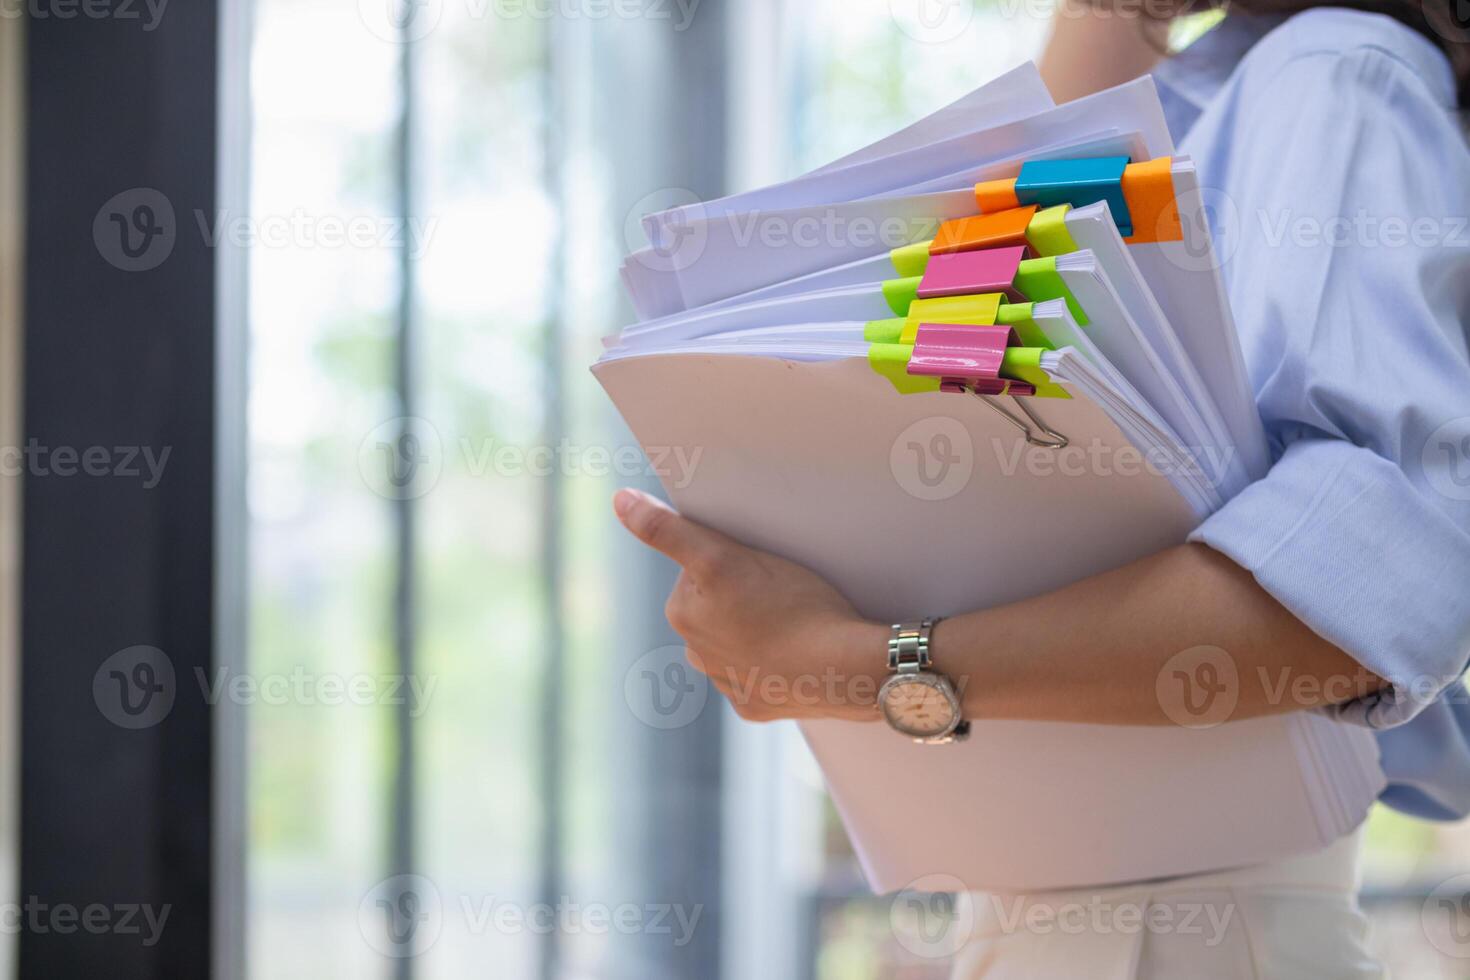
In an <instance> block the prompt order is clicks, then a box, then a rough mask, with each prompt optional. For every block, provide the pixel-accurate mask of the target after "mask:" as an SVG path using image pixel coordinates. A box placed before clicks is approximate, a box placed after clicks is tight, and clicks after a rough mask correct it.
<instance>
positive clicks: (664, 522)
mask: <svg viewBox="0 0 1470 980" xmlns="http://www.w3.org/2000/svg"><path fill="white" fill-rule="evenodd" d="M613 512H614V513H616V514H617V515H618V520H620V521H622V522H623V526H624V527H626V528H627V529H628V530H629V531H632V532H633V536H634V537H635V538H637V539H638V540H639V541H642V542H643V543H644V544H646V545H648V546H649V547H650V548H654V549H656V550H658V551H661V552H663V553H664V554H666V555H668V556H669V557H670V558H672V559H674V561H676V562H678V563H679V564H680V565H684V566H688V565H689V564H690V563H692V562H693V563H697V562H698V561H699V560H700V559H701V558H705V557H708V556H709V555H710V554H711V553H712V552H713V551H715V550H716V549H717V548H718V547H719V544H720V542H721V540H722V539H723V536H722V535H720V534H717V533H716V532H714V531H711V530H710V529H709V528H706V527H704V526H702V525H699V524H696V523H694V522H693V521H691V520H689V519H688V518H686V517H682V516H680V515H679V514H678V513H677V512H676V511H675V510H674V509H673V508H672V507H670V506H669V505H668V504H666V503H664V502H663V501H662V500H658V499H656V498H654V497H650V496H649V495H648V494H646V493H644V492H643V491H641V490H633V489H630V488H628V487H624V488H623V489H621V490H619V491H618V492H617V493H616V494H614V495H613Z"/></svg>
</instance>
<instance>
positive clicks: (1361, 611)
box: [1189, 439, 1470, 728]
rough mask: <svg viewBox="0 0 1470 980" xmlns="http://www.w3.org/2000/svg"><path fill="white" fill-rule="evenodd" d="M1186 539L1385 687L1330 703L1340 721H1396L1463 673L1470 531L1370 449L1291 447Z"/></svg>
mask: <svg viewBox="0 0 1470 980" xmlns="http://www.w3.org/2000/svg"><path fill="white" fill-rule="evenodd" d="M1189 540H1191V541H1196V542H1199V543H1201V544H1206V545H1209V546H1210V547H1211V548H1214V549H1215V550H1216V551H1219V552H1222V553H1223V554H1225V555H1226V556H1228V557H1229V558H1230V559H1231V560H1233V561H1234V562H1236V563H1237V564H1239V565H1240V566H1241V567H1243V568H1245V569H1247V570H1248V571H1250V572H1251V574H1252V575H1254V576H1255V579H1256V581H1257V582H1258V583H1260V585H1261V587H1262V588H1264V589H1265V590H1266V591H1267V592H1269V593H1271V595H1272V596H1274V597H1275V598H1276V600H1277V601H1278V602H1280V603H1281V604H1282V605H1283V606H1285V607H1286V608H1287V609H1289V610H1290V611H1291V612H1292V613H1293V614H1294V615H1295V616H1296V617H1297V618H1298V619H1300V620H1301V621H1302V622H1303V623H1305V624H1306V625H1307V626H1308V627H1309V628H1310V629H1312V630H1313V631H1314V632H1315V633H1317V634H1318V635H1319V636H1321V637H1323V638H1324V639H1326V640H1328V641H1329V642H1331V643H1332V644H1334V645H1335V646H1337V647H1339V648H1340V649H1342V650H1343V651H1345V652H1346V653H1348V654H1350V655H1351V656H1353V657H1354V658H1355V659H1357V660H1358V661H1359V662H1360V663H1361V664H1363V666H1365V667H1367V668H1368V669H1369V670H1371V671H1372V672H1373V673H1375V674H1377V675H1378V676H1379V677H1382V678H1383V679H1384V680H1386V681H1389V682H1390V684H1391V685H1392V686H1391V687H1386V688H1384V689H1383V690H1380V691H1377V692H1375V693H1373V694H1371V695H1368V696H1367V697H1363V698H1358V699H1357V700H1354V701H1349V702H1346V703H1344V704H1340V705H1335V706H1333V707H1331V708H1328V709H1326V710H1327V713H1329V714H1331V715H1332V716H1334V717H1336V718H1339V719H1340V720H1343V721H1348V722H1353V723H1355V724H1360V725H1366V726H1368V727H1370V728H1388V727H1392V726H1394V725H1401V724H1403V723H1404V722H1406V721H1408V720H1409V719H1411V718H1412V717H1414V715H1416V714H1418V713H1419V712H1420V711H1421V710H1422V709H1423V708H1424V707H1425V706H1426V705H1428V704H1430V703H1431V702H1432V701H1434V699H1435V698H1436V697H1438V696H1439V693H1440V692H1441V691H1442V690H1444V688H1445V687H1446V686H1447V685H1449V684H1450V683H1452V682H1453V681H1454V680H1455V679H1456V678H1457V677H1459V676H1460V675H1461V674H1462V673H1463V672H1464V670H1465V663H1466V659H1467V656H1470V589H1467V588H1466V583H1467V582H1470V535H1467V534H1466V532H1465V531H1464V530H1463V529H1461V528H1460V527H1458V526H1457V525H1456V524H1455V523H1454V522H1453V521H1451V519H1450V518H1449V517H1448V516H1447V515H1446V514H1445V513H1444V512H1442V511H1441V510H1439V508H1438V507H1436V506H1435V504H1434V503H1433V502H1432V501H1431V500H1430V499H1428V497H1427V496H1426V493H1423V492H1420V491H1419V490H1418V489H1416V488H1415V487H1414V485H1413V484H1412V483H1410V482H1409V478H1408V477H1407V476H1406V475H1405V474H1404V472H1403V471H1402V470H1401V469H1399V468H1398V466H1396V465H1395V464H1393V463H1391V462H1389V461H1388V460H1386V459H1384V458H1383V457H1382V456H1379V455H1377V454H1376V453H1373V452H1372V451H1370V450H1367V449H1363V448H1361V447H1359V446H1354V445H1353V444H1351V443H1348V442H1343V441H1341V440H1335V439H1307V440H1302V441H1299V442H1294V443H1292V444H1291V445H1290V446H1288V447H1287V449H1286V452H1285V454H1284V455H1283V456H1282V457H1281V459H1280V460H1278V461H1277V462H1276V465H1275V466H1273V467H1272V468H1271V471H1270V472H1269V473H1267V474H1266V476H1265V477H1264V478H1263V479H1261V480H1259V481H1257V482H1256V483H1253V484H1251V485H1250V486H1249V487H1246V489H1245V490H1243V491H1241V493H1240V494H1239V495H1237V496H1236V497H1235V498H1234V499H1232V500H1231V501H1230V502H1228V503H1227V504H1226V505H1225V506H1224V507H1223V508H1222V509H1221V510H1219V511H1217V512H1216V513H1215V514H1213V515H1212V516H1210V517H1209V518H1208V519H1207V520H1206V521H1205V522H1204V523H1203V524H1201V525H1200V526H1199V527H1198V528H1197V529H1195V531H1194V533H1193V534H1191V535H1190V537H1189ZM1284 690H1290V688H1289V687H1287V688H1284Z"/></svg>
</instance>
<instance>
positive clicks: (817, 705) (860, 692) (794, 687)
mask: <svg viewBox="0 0 1470 980" xmlns="http://www.w3.org/2000/svg"><path fill="white" fill-rule="evenodd" d="M613 510H614V511H616V513H617V515H618V519H619V520H621V521H622V522H623V525H624V526H625V527H627V529H628V530H629V531H632V532H633V534H634V536H636V537H637V538H638V540H640V541H642V542H643V543H644V544H646V545H648V546H649V547H652V548H656V549H658V550H659V551H661V552H663V553H664V554H666V555H668V556H669V557H670V558H672V559H674V561H676V562H678V563H679V564H680V565H681V566H682V567H683V571H682V573H681V574H680V575H679V581H678V582H677V583H676V584H675V585H674V591H673V594H672V595H670V596H669V601H668V604H667V605H666V606H665V610H664V611H665V613H666V614H667V615H668V617H669V625H671V626H672V627H673V628H674V629H675V630H676V631H677V632H678V633H679V635H680V636H682V637H683V638H684V641H685V643H686V644H687V646H688V650H689V660H690V662H691V663H693V664H694V666H695V667H696V668H697V669H699V670H701V671H703V672H704V673H705V674H706V675H707V676H708V677H709V679H710V681H711V683H713V684H714V686H715V687H716V688H717V689H718V690H719V691H720V693H722V694H724V695H725V696H726V697H727V698H729V699H730V702H731V704H733V705H734V706H735V711H736V712H737V713H738V714H739V715H740V716H741V717H742V718H745V719H748V720H751V721H773V720H776V719H779V718H845V719H848V720H861V721H876V720H878V718H879V715H878V710H877V707H876V701H877V695H878V686H879V685H880V684H881V683H882V675H883V673H884V660H883V658H884V650H885V648H886V644H887V641H888V627H886V626H883V625H882V624H879V623H873V622H869V621H867V620H865V619H863V618H862V617H861V616H859V615H858V614H857V611H856V610H854V609H853V608H852V605H851V603H849V602H848V601H847V600H846V599H844V598H843V597H842V596H841V595H840V594H839V593H838V592H837V590H836V589H834V588H832V586H831V585H828V584H827V582H825V581H824V580H823V579H822V578H820V577H819V576H817V575H816V574H814V573H812V572H811V571H810V570H808V569H806V568H803V567H802V566H800V565H797V564H795V563H794V562H789V561H786V560H785V559H784V558H777V557H776V556H775V555H772V554H770V553H769V552H765V551H757V550H756V549H754V548H747V547H745V546H744V545H742V544H740V543H739V542H737V541H734V540H732V539H730V538H728V537H726V536H725V535H723V534H720V533H719V532H718V531H712V530H710V529H709V528H707V527H703V526H701V525H699V524H696V523H694V522H693V521H691V520H688V519H687V518H684V517H681V516H680V515H679V514H677V513H675V512H674V511H673V510H671V509H670V508H669V507H668V506H666V505H665V504H663V503H662V502H660V501H658V500H655V499H654V498H652V497H650V496H648V495H647V494H644V493H640V492H639V491H636V490H626V489H625V490H619V491H618V493H617V495H616V496H615V497H614V498H613Z"/></svg>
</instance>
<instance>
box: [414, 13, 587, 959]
mask: <svg viewBox="0 0 1470 980" xmlns="http://www.w3.org/2000/svg"><path fill="white" fill-rule="evenodd" d="M472 8H473V5H469V4H465V5H460V4H444V5H443V10H442V15H441V17H440V19H439V22H438V24H437V26H436V27H435V28H434V30H433V32H432V33H430V34H428V35H427V36H425V37H424V38H423V40H421V41H419V42H418V43H417V44H416V45H415V50H414V57H415V59H416V61H417V64H418V73H417V76H416V79H415V82H416V85H417V88H418V92H419V95H420V101H419V104H418V106H417V111H416V117H417V123H416V129H415V137H416V140H415V142H416V150H415V185H416V186H415V197H416V199H417V205H416V206H417V208H418V210H419V211H420V213H421V215H422V216H423V218H422V220H423V221H424V222H425V223H426V224H425V227H424V234H423V236H422V237H423V241H424V247H423V248H422V251H421V254H419V255H418V257H417V263H416V265H417V270H418V276H419V280H418V305H419V339H420V342H421V343H420V350H421V352H422V365H423V370H422V371H421V372H420V380H421V392H422V397H421V404H420V407H419V410H418V414H419V415H420V416H422V417H424V418H425V419H427V420H428V422H429V423H430V424H431V425H432V426H433V428H434V430H435V432H436V434H437V438H438V439H439V440H440V443H441V445H442V454H443V460H444V466H443V472H442V474H441V475H440V477H439V479H438V482H437V483H436V484H435V486H434V487H433V489H432V491H430V492H428V493H426V494H425V495H424V496H423V497H421V498H420V499H419V501H418V503H419V511H420V514H421V515H422V530H421V541H420V547H419V556H418V557H419V601H420V607H419V621H420V624H421V628H420V655H419V670H420V672H421V673H422V674H423V676H424V678H425V682H426V683H428V684H433V685H435V687H434V693H433V697H432V698H431V699H430V701H429V703H428V708H427V710H426V711H425V712H424V713H423V715H422V717H421V718H420V719H419V722H418V726H419V737H420V739H421V741H420V745H419V763H420V773H419V794H418V802H417V812H418V824H419V826H418V851H419V862H418V863H419V867H420V869H421V873H422V874H424V875H425V876H427V877H428V878H429V879H430V880H432V881H433V882H434V884H435V886H436V887H437V888H438V890H439V892H440V898H441V900H442V901H443V902H444V907H445V915H444V931H443V935H442V937H441V938H440V939H439V940H438V942H437V943H435V944H434V946H433V947H432V948H431V949H429V950H428V951H427V952H425V953H424V954H423V955H422V956H420V957H418V958H417V960H416V963H415V967H416V972H417V975H418V976H421V977H444V978H452V977H455V978H457V977H464V976H481V975H487V974H490V973H493V974H494V975H497V976H507V977H531V976H534V975H535V969H536V965H537V950H538V943H539V941H540V936H539V935H538V933H537V932H536V931H534V930H535V929H536V928H538V926H536V925H535V924H533V923H531V922H529V921H527V919H526V915H527V909H528V907H529V906H530V905H532V904H533V903H534V902H535V900H536V897H537V886H538V878H537V875H538V871H539V864H538V861H539V854H538V844H539V832H540V827H541V815H540V809H539V791H538V784H537V781H536V780H537V773H538V770H539V766H540V764H541V752H542V749H543V746H542V743H541V740H540V738H539V737H538V736H539V733H540V730H541V729H540V725H541V717H542V716H541V711H540V704H539V698H540V691H541V686H542V684H544V683H546V682H547V681H548V680H549V679H550V678H548V677H547V664H546V660H545V626H544V619H545V605H544V586H543V582H542V569H543V566H542V562H541V538H542V514H541V507H542V501H543V499H544V496H545V494H546V493H547V492H548V483H549V481H553V480H556V479H559V468H558V465H557V462H558V461H557V459H556V458H555V456H554V455H553V454H551V453H550V452H549V451H548V447H546V446H545V445H544V438H543V436H542V427H543V420H544V417H545V413H546V409H547V405H546V392H547V386H546V382H545V371H544V368H543V357H544V348H543V343H544V337H545V332H546V323H545V319H544V316H543V304H544V297H545V295H546V290H547V289H548V281H547V269H548V251H549V244H550V241H551V236H552V231H553V228H554V223H553V213H552V210H551V205H550V202H549V201H548V199H547V196H546V194H545V192H544V190H543V181H542V171H543V166H544V165H543V161H542V157H541V148H542V141H543V132H544V126H545V120H544V118H543V110H542V103H543V98H542V92H543V90H544V84H545V79H544V77H543V60H544V59H543V50H544V46H545V45H544V38H543V31H544V29H545V21H544V20H541V19H537V18H532V17H519V18H515V17H476V16H474V15H473V9H472Z"/></svg>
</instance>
